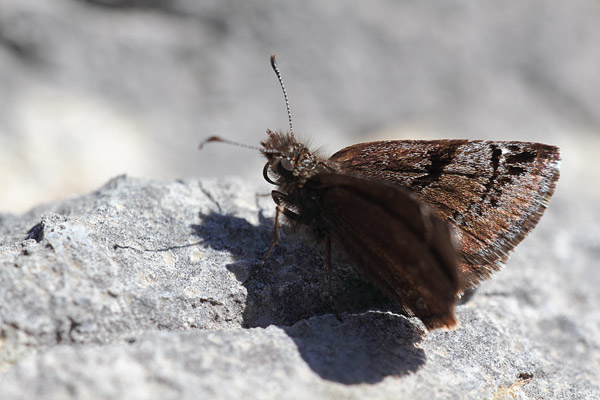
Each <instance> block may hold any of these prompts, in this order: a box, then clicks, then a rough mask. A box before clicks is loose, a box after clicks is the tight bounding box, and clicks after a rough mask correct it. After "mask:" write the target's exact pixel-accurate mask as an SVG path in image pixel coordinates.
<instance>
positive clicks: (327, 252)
mask: <svg viewBox="0 0 600 400" xmlns="http://www.w3.org/2000/svg"><path fill="white" fill-rule="evenodd" d="M325 268H326V269H327V283H328V286H329V302H330V303H331V308H332V309H333V313H334V314H335V318H336V319H337V320H338V321H340V322H344V320H343V319H342V317H340V314H339V313H338V311H337V308H336V307H335V302H334V301H333V289H332V288H331V237H330V236H327V239H326V241H325Z"/></svg>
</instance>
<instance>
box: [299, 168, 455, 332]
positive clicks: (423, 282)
mask: <svg viewBox="0 0 600 400" xmlns="http://www.w3.org/2000/svg"><path fill="white" fill-rule="evenodd" d="M305 187H306V188H307V189H308V190H309V191H310V192H311V193H315V195H314V201H316V202H317V203H318V209H319V221H320V224H322V228H319V227H316V229H323V230H326V231H327V232H325V234H326V235H329V237H330V238H331V239H332V243H333V245H334V246H335V247H337V248H338V249H342V250H343V251H345V252H346V253H348V254H349V255H351V258H352V259H354V260H356V266H357V268H358V269H359V271H360V272H361V273H362V274H363V276H364V277H365V278H367V279H368V280H369V281H371V282H372V283H373V284H375V286H377V287H378V288H379V289H380V290H381V291H383V292H384V293H385V294H386V295H387V296H388V297H389V298H390V299H392V300H394V301H395V302H397V303H398V304H400V305H401V306H403V308H404V309H405V311H406V312H407V313H408V314H409V315H415V316H417V317H418V318H419V319H421V320H422V321H423V322H424V323H425V325H426V326H427V328H428V329H435V328H439V327H452V326H454V325H455V324H456V320H455V318H454V314H453V310H454V304H455V301H456V296H457V293H458V290H459V281H458V271H457V264H456V250H455V248H454V246H453V243H452V238H451V233H450V230H449V228H448V225H447V223H445V222H444V221H442V220H441V219H439V218H438V217H437V216H436V215H435V213H434V212H431V211H430V208H429V207H428V206H427V205H425V204H424V203H423V202H421V201H419V200H417V199H415V198H414V197H413V196H412V195H410V194H408V193H407V192H406V191H404V190H402V189H400V188H398V187H397V186H393V185H390V184H387V183H384V182H377V181H374V180H369V179H364V178H359V177H353V176H348V175H341V174H330V173H320V174H317V175H315V176H313V177H312V178H310V179H309V180H308V181H307V182H306V184H305Z"/></svg>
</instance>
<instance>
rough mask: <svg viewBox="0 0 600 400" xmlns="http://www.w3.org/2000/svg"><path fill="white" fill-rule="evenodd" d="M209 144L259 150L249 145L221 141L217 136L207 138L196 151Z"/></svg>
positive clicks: (225, 140)
mask: <svg viewBox="0 0 600 400" xmlns="http://www.w3.org/2000/svg"><path fill="white" fill-rule="evenodd" d="M210 142H221V143H227V144H232V145H234V146H239V147H245V148H247V149H252V150H260V148H258V147H256V146H250V145H249V144H243V143H238V142H233V141H231V140H227V139H223V138H222V137H219V136H211V137H209V138H206V139H204V140H203V141H202V142H200V145H199V146H198V149H200V150H202V148H203V147H204V145H205V144H206V143H210Z"/></svg>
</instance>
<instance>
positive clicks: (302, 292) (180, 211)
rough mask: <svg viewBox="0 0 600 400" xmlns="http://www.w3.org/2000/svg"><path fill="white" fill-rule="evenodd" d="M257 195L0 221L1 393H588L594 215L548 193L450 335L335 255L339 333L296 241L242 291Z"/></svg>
mask: <svg viewBox="0 0 600 400" xmlns="http://www.w3.org/2000/svg"><path fill="white" fill-rule="evenodd" d="M261 190H262V189H261V188H255V187H251V186H249V185H248V184H247V183H246V182H244V181H242V180H235V179H228V180H222V181H217V180H209V179H204V180H189V181H176V182H171V183H159V182H155V181H148V180H142V179H132V178H128V177H124V176H121V177H117V178H115V179H113V180H111V181H110V182H108V183H107V184H106V185H104V186H103V187H101V188H100V189H98V190H97V191H95V192H93V193H90V194H88V195H85V196H82V197H78V198H71V199H65V200H62V201H58V202H55V203H50V204H45V205H41V206H38V207H36V208H34V209H33V210H31V211H29V212H27V213H26V214H23V215H8V214H4V215H0V398H2V399H32V398H38V399H72V398H87V399H106V398H115V399H117V398H127V399H153V398H156V399H179V398H224V399H239V398H256V399H281V398H350V399H364V398H378V399H386V398H389V399H392V398H394V399H395V398H415V399H430V398H457V399H459V398H490V399H496V398H497V399H512V398H519V399H538V398H561V399H582V398H586V399H592V398H598V397H599V396H600V387H599V386H598V376H600V311H599V308H598V304H600V302H599V300H600V292H599V291H598V287H600V270H599V269H598V268H596V265H597V258H598V254H600V253H599V252H600V240H599V237H600V232H599V230H600V228H599V227H600V223H599V221H598V215H599V213H598V212H597V211H598V206H597V205H596V204H592V203H590V204H587V203H585V202H584V201H579V203H578V206H577V207H573V204H572V202H571V201H566V200H567V199H569V197H561V195H560V193H558V194H557V196H556V197H555V198H554V199H553V201H552V204H551V206H550V208H549V209H548V211H547V213H546V215H545V216H544V217H543V218H542V221H541V222H540V224H539V226H538V228H537V229H536V230H535V231H534V232H533V233H532V234H531V235H530V236H529V237H528V238H527V239H526V240H525V241H524V242H523V243H522V244H521V245H520V246H519V247H518V248H517V251H516V252H514V253H513V256H512V257H511V259H510V260H509V262H508V264H507V267H506V268H505V269H504V270H503V271H501V272H500V273H498V274H496V275H495V276H494V277H493V279H491V280H490V281H487V282H485V283H484V284H483V285H482V286H481V287H480V289H479V290H478V291H477V292H476V294H475V295H474V297H473V298H472V300H471V301H470V302H468V303H467V304H466V305H464V306H460V307H458V309H457V316H458V318H459V320H460V328H459V329H457V330H456V331H451V332H443V331H435V332H431V333H426V332H425V331H424V329H423V326H422V324H421V323H420V322H419V321H418V320H416V319H407V318H405V317H404V316H402V315H399V314H398V313H396V312H391V311H394V309H393V307H392V306H391V305H390V304H388V303H387V302H386V301H385V299H383V298H382V297H381V296H380V295H379V294H378V293H377V292H376V291H374V290H373V289H372V288H371V287H370V286H369V285H368V284H366V283H364V282H362V281H361V280H360V279H359V278H358V277H357V276H356V274H355V273H354V271H353V269H352V268H350V267H348V266H347V265H344V264H343V263H340V262H339V261H338V262H336V267H335V273H334V279H335V280H334V292H335V298H336V301H337V303H338V304H339V307H340V309H341V310H342V315H343V317H344V322H343V323H340V322H338V321H337V320H336V319H335V318H334V317H333V316H332V315H331V313H330V308H329V304H328V300H327V292H326V285H325V272H324V271H323V267H322V264H323V252H322V249H319V248H317V247H315V246H312V245H310V244H307V243H305V242H304V241H303V240H302V239H301V238H298V237H296V236H295V235H293V234H289V233H288V234H287V235H284V238H283V240H282V242H281V244H280V246H279V247H278V248H277V249H276V250H275V252H274V253H273V256H272V258H271V259H270V261H269V262H268V263H267V265H266V266H265V268H264V269H263V270H262V271H261V272H260V273H259V274H258V275H257V276H256V278H255V279H254V280H252V281H250V282H249V283H247V284H246V285H245V286H244V285H242V283H241V282H242V281H244V279H245V278H247V277H248V276H249V273H250V271H252V270H253V269H254V268H256V266H257V265H258V264H259V263H260V259H261V257H262V255H263V253H264V251H265V249H266V248H267V247H268V245H269V243H270V240H271V234H272V217H273V205H272V202H271V200H270V199H269V198H267V197H264V196H260V195H257V192H260V191H261ZM559 191H560V190H559ZM265 192H266V191H265ZM569 200H570V199H569ZM582 209H588V210H589V213H586V216H584V217H582V214H581V212H580V211H581V210H582ZM390 310H391V311H390Z"/></svg>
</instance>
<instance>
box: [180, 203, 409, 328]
mask: <svg viewBox="0 0 600 400" xmlns="http://www.w3.org/2000/svg"><path fill="white" fill-rule="evenodd" d="M200 219H201V220H202V224H200V225H192V229H193V230H194V233H195V234H196V235H198V236H199V237H200V238H202V241H203V242H204V243H205V244H206V245H208V246H210V247H212V248H213V249H216V250H226V251H229V252H230V253H231V254H232V255H233V257H234V258H235V262H233V263H231V264H229V265H227V266H226V267H227V268H228V269H229V270H230V271H231V272H233V273H234V274H235V275H236V277H237V278H238V279H239V280H240V282H244V281H245V280H246V279H248V277H249V276H250V275H251V273H252V272H253V271H255V270H256V268H259V266H260V264H261V261H262V258H263V256H264V254H265V252H266V250H267V249H268V247H269V245H270V244H271V241H272V238H273V221H272V220H270V219H265V218H263V217H262V216H261V218H260V221H259V222H260V224H259V225H258V226H254V225H252V224H250V223H249V222H248V221H247V220H245V219H243V218H238V217H235V216H231V215H223V214H219V213H210V214H200ZM283 228H284V231H285V227H283ZM323 253H324V251H323V248H322V247H321V246H319V245H312V244H311V243H309V242H306V241H305V240H303V239H302V238H300V237H298V236H296V235H293V234H292V235H285V232H282V238H281V241H280V242H279V244H278V245H277V246H276V247H275V249H274V250H273V252H272V253H271V256H270V258H269V260H268V261H267V263H266V264H265V265H264V266H263V268H261V269H260V271H259V272H258V274H257V275H256V276H255V277H254V278H253V279H252V280H250V281H249V282H245V283H244V286H245V287H246V289H247V293H248V295H247V301H246V307H245V310H244V325H245V326H246V327H266V326H269V325H293V324H294V323H296V322H297V321H300V320H303V319H307V318H310V317H314V316H317V315H326V314H331V313H332V305H331V302H330V299H329V291H328V285H327V272H326V270H325V267H324V254H323ZM332 286H333V298H334V301H335V303H336V307H337V309H338V311H339V312H340V314H344V313H357V312H364V311H367V310H371V309H374V308H378V309H383V310H393V311H396V312H399V308H398V307H397V306H395V305H394V304H393V303H391V302H390V301H389V300H388V299H387V298H386V297H385V296H384V295H383V294H382V293H381V292H380V291H379V290H377V289H376V288H375V287H373V286H372V285H371V284H370V283H368V282H366V281H365V280H363V279H362V278H361V277H360V275H359V274H358V272H357V271H356V270H355V269H354V268H352V267H351V266H350V265H348V264H347V263H344V262H341V261H339V260H336V258H335V256H334V260H333V278H332Z"/></svg>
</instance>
